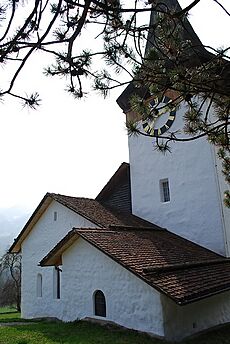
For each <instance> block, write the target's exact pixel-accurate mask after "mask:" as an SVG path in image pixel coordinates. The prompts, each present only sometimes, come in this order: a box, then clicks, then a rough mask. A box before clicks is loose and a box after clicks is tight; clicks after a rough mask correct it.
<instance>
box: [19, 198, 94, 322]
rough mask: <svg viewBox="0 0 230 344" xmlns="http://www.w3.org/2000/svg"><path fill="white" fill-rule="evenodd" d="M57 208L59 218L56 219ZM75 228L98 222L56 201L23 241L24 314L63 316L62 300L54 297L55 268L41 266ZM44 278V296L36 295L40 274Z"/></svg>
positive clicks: (28, 316)
mask: <svg viewBox="0 0 230 344" xmlns="http://www.w3.org/2000/svg"><path fill="white" fill-rule="evenodd" d="M54 211H56V212H57V221H54V215H53V214H54ZM73 227H96V226H95V224H93V223H91V222H90V221H88V220H86V219H85V218H83V217H81V216H80V215H78V214H76V213H74V212H73V211H72V210H70V209H68V208H66V207H64V206H62V205H61V204H60V203H58V202H56V201H53V202H52V203H51V204H50V206H49V207H48V209H47V210H46V212H45V213H44V214H43V215H42V217H41V218H40V219H39V221H38V222H37V223H36V225H35V226H34V228H33V230H32V231H31V232H30V234H29V235H28V236H27V238H26V239H25V240H24V241H23V244H22V317H24V318H34V317H43V316H46V317H47V316H52V317H60V314H62V299H60V300H59V299H54V297H53V269H54V268H53V267H43V268H41V267H39V266H38V263H39V262H40V261H41V259H42V258H43V257H44V256H45V255H46V254H47V253H48V252H49V251H50V250H51V249H52V248H53V247H54V246H55V245H56V244H57V243H58V242H59V241H60V240H61V239H62V238H63V237H64V236H65V235H66V234H67V232H68V231H70V230H71V229H72V228H73ZM38 273H41V274H42V278H43V288H42V297H37V295H36V284H37V274H38Z"/></svg>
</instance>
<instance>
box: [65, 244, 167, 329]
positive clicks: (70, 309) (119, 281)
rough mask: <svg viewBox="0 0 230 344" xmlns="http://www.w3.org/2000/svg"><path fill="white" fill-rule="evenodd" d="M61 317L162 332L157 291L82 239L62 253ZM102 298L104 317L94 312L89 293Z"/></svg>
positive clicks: (160, 309)
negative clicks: (99, 321)
mask: <svg viewBox="0 0 230 344" xmlns="http://www.w3.org/2000/svg"><path fill="white" fill-rule="evenodd" d="M62 269H63V271H62V292H61V294H62V299H63V303H64V304H65V306H64V308H63V316H62V317H61V319H62V320H64V321H72V320H75V319H77V318H80V319H81V318H84V317H92V318H99V319H103V320H105V319H106V320H109V321H114V322H116V323H118V324H120V325H123V326H125V327H128V328H132V329H136V330H140V331H146V332H151V333H153V334H155V335H158V336H163V335H164V329H163V317H162V308H161V300H160V294H159V293H158V292H157V291H155V290H154V289H153V288H151V287H150V286H148V285H147V284H146V283H144V282H143V281H142V280H140V279H139V278H138V277H136V276H135V275H134V274H132V273H131V272H129V271H128V270H126V269H125V268H123V267H122V266H121V265H120V264H118V263H116V262H115V261H113V260H112V259H111V258H109V257H108V256H106V255H105V254H104V253H102V252H101V251H99V250H97V249H96V248H94V247H93V246H92V245H90V244H89V243H87V242H86V241H85V240H83V239H81V238H80V239H78V240H77V242H76V243H75V244H74V245H72V246H71V247H70V248H69V249H68V250H67V251H66V252H65V253H64V254H63V267H62ZM96 290H101V291H102V292H103V293H104V295H105V298H106V308H107V316H106V318H103V317H98V316H95V315H94V302H93V295H94V292H95V291H96Z"/></svg>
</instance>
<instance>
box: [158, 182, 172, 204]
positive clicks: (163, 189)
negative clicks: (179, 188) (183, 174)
mask: <svg viewBox="0 0 230 344" xmlns="http://www.w3.org/2000/svg"><path fill="white" fill-rule="evenodd" d="M160 194H161V202H169V201H170V190H169V181H168V179H162V180H160Z"/></svg>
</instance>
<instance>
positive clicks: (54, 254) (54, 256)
mask: <svg viewBox="0 0 230 344" xmlns="http://www.w3.org/2000/svg"><path fill="white" fill-rule="evenodd" d="M78 238H79V235H78V234H77V232H76V230H75V229H72V230H71V231H70V232H69V233H68V234H67V235H66V236H65V237H64V238H63V239H62V240H61V241H59V242H58V244H57V245H56V246H55V247H54V248H53V249H52V250H51V251H50V252H49V253H48V254H47V255H46V256H45V257H44V258H43V259H42V260H41V261H40V263H39V265H40V266H59V265H62V254H63V252H64V251H66V250H67V249H68V248H69V247H70V246H71V245H72V244H73V243H74V242H76V240H78Z"/></svg>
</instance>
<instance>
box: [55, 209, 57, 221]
mask: <svg viewBox="0 0 230 344" xmlns="http://www.w3.org/2000/svg"><path fill="white" fill-rule="evenodd" d="M54 221H57V211H55V212H54Z"/></svg>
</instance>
